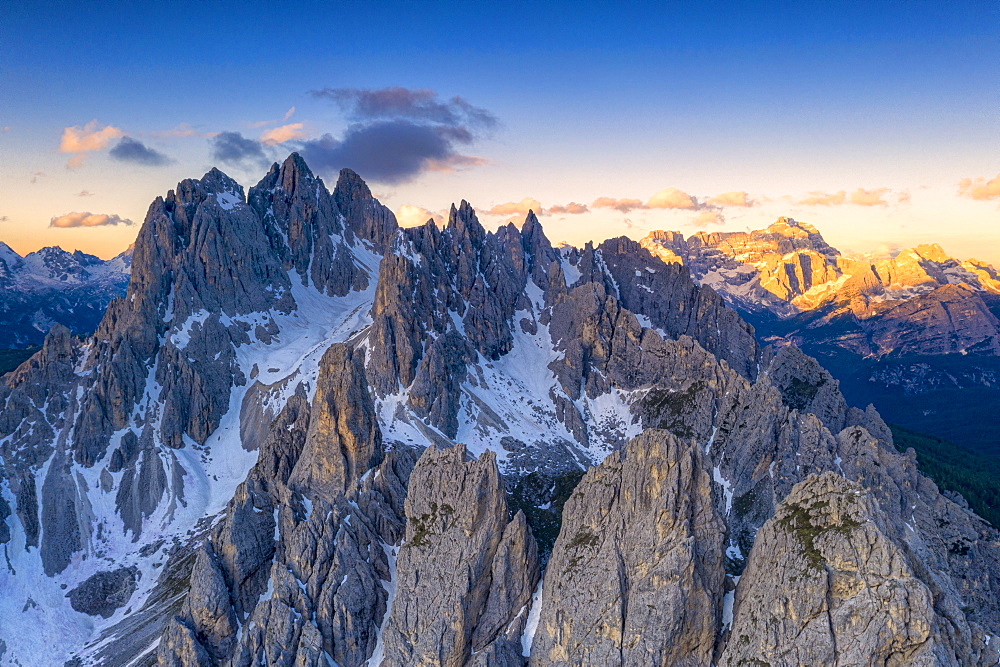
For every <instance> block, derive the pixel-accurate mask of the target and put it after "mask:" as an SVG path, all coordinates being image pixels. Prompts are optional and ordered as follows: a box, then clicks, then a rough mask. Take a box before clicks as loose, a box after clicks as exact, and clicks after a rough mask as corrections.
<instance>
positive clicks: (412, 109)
mask: <svg viewBox="0 0 1000 667" xmlns="http://www.w3.org/2000/svg"><path fill="white" fill-rule="evenodd" d="M311 93H312V95H313V96H314V97H316V98H319V99H327V100H330V101H332V102H334V103H335V104H336V105H337V106H339V107H340V108H341V110H342V111H343V112H344V114H345V115H346V116H347V118H348V120H349V121H350V124H349V125H348V126H347V129H346V130H345V131H344V134H343V136H342V137H340V138H337V137H334V136H333V135H330V134H324V135H323V136H321V137H318V138H316V139H312V140H309V141H306V142H303V144H302V149H301V150H300V152H301V153H302V157H303V158H305V159H306V161H307V162H309V164H310V165H311V166H312V167H313V169H315V170H316V171H319V172H320V173H327V174H330V175H332V174H335V173H336V172H337V171H338V170H339V169H341V168H342V167H350V168H351V169H354V170H355V171H357V172H358V173H360V174H361V175H362V176H363V177H364V178H366V179H368V180H371V181H376V182H382V183H400V182H404V181H408V180H411V179H413V178H415V177H416V176H418V175H419V174H421V173H422V172H425V171H453V170H455V169H460V168H467V167H473V166H478V165H481V164H484V163H485V162H486V160H484V159H483V158H481V157H477V156H474V155H465V154H463V153H462V152H460V147H463V146H469V145H471V144H473V143H474V142H476V141H478V140H479V139H481V138H482V137H484V136H486V135H487V134H489V133H490V132H491V131H492V130H493V129H495V128H496V127H497V126H498V122H497V119H496V117H495V116H494V115H493V114H492V113H490V112H488V111H486V110H485V109H480V108H478V107H474V106H472V105H471V104H469V103H468V102H467V101H466V100H464V99H463V98H461V97H453V98H451V99H450V100H440V99H438V95H437V93H435V92H434V91H432V90H426V89H408V88H401V87H398V86H396V87H392V88H379V89H360V88H324V89H323V90H315V91H311Z"/></svg>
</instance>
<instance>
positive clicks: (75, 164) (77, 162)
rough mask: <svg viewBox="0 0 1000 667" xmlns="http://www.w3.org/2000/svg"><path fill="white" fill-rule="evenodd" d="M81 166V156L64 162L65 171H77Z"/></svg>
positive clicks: (75, 156)
mask: <svg viewBox="0 0 1000 667" xmlns="http://www.w3.org/2000/svg"><path fill="white" fill-rule="evenodd" d="M82 166H83V156H82V155H74V156H73V157H71V158H70V159H69V160H67V161H66V168H67V169H79V168H80V167H82Z"/></svg>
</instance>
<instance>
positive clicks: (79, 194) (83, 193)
mask: <svg viewBox="0 0 1000 667" xmlns="http://www.w3.org/2000/svg"><path fill="white" fill-rule="evenodd" d="M76 196H77V197H93V196H94V193H93V192H91V191H90V190H80V191H79V192H77V193H76Z"/></svg>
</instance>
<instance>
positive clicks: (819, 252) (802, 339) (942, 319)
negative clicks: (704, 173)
mask: <svg viewBox="0 0 1000 667" xmlns="http://www.w3.org/2000/svg"><path fill="white" fill-rule="evenodd" d="M641 245H642V246H643V247H644V248H646V249H647V250H649V251H650V252H651V253H653V254H654V255H656V256H657V257H659V258H660V259H662V260H663V261H665V262H670V263H676V264H683V265H685V266H687V267H688V269H689V270H690V271H691V274H692V277H693V278H694V279H695V280H697V281H698V282H700V283H701V284H702V285H709V286H711V287H712V288H713V289H715V291H716V292H718V293H719V294H720V295H721V296H722V297H723V298H724V299H725V300H726V301H727V302H728V303H729V304H730V305H731V306H732V307H734V308H736V309H737V310H739V311H740V312H741V314H743V316H744V318H745V319H746V320H747V321H749V322H750V323H752V324H753V325H754V327H755V328H756V331H757V334H758V337H759V338H760V340H761V341H762V342H763V343H775V344H778V345H784V344H788V343H794V344H796V345H798V346H799V347H801V348H802V349H803V350H805V351H806V352H807V353H809V354H811V355H813V356H815V357H817V358H818V359H820V360H821V361H822V362H823V365H824V366H825V367H826V368H827V369H828V370H830V372H831V373H833V375H834V376H835V377H836V378H837V379H839V380H840V381H841V389H842V390H843V392H844V394H845V395H846V396H847V398H848V400H849V401H851V402H852V403H855V404H861V405H864V404H866V403H874V404H875V406H876V407H877V408H878V410H879V412H880V413H881V414H882V415H883V417H885V418H886V419H887V420H888V421H891V422H897V423H900V424H902V425H904V426H907V427H910V428H913V429H916V430H919V431H923V432H927V433H934V434H936V435H939V436H942V437H946V438H948V439H950V440H952V441H955V442H959V443H961V444H966V445H968V446H972V447H975V448H977V449H980V450H984V451H989V452H992V453H997V452H998V451H1000V445H998V443H1000V437H998V435H997V433H996V430H995V429H994V428H993V427H992V424H993V423H994V420H995V415H994V411H995V409H996V406H997V405H1000V271H998V270H997V269H996V268H995V267H993V266H991V265H989V264H987V263H985V262H981V261H978V260H975V259H968V260H964V261H963V260H959V259H955V258H953V257H950V256H948V255H947V254H946V253H945V252H944V250H942V248H941V246H939V245H936V244H933V245H919V246H917V247H916V248H911V249H906V250H903V251H902V252H900V253H899V254H897V255H896V256H894V257H885V258H876V259H868V258H865V259H857V258H852V257H847V256H844V255H842V254H840V252H838V251H837V249H836V248H833V247H832V246H830V245H829V244H828V243H827V242H826V241H825V240H824V239H823V237H822V235H821V234H820V233H819V231H818V230H817V229H816V228H815V227H813V226H812V225H810V224H808V223H803V222H798V221H796V220H792V219H791V218H779V219H778V221H777V222H775V223H774V224H772V225H771V226H769V227H768V228H766V229H763V230H757V231H752V232H729V233H726V232H722V233H718V232H717V233H712V234H708V233H705V232H700V233H698V234H695V235H693V236H691V237H689V238H687V239H685V238H684V237H683V236H682V235H681V234H680V233H679V232H664V231H656V232H653V233H651V234H650V235H649V236H647V237H646V238H645V239H643V240H642V241H641Z"/></svg>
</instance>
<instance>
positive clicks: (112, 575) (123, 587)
mask: <svg viewBox="0 0 1000 667" xmlns="http://www.w3.org/2000/svg"><path fill="white" fill-rule="evenodd" d="M138 580H139V571H138V569H136V568H135V567H122V568H118V569H117V570H109V571H106V572H98V573H97V574H94V575H91V576H90V577H87V578H86V579H84V581H83V582H82V583H81V584H80V585H79V586H77V587H76V588H74V589H73V590H71V591H70V592H69V593H67V594H66V597H68V598H69V601H70V604H71V605H72V607H73V609H74V610H76V611H79V612H82V613H84V614H90V615H91V616H102V617H104V618H110V617H111V615H112V614H114V613H115V610H117V609H120V608H121V607H124V606H125V605H126V604H127V603H128V601H129V598H131V597H132V593H134V592H135V586H136V583H137V582H138Z"/></svg>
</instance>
